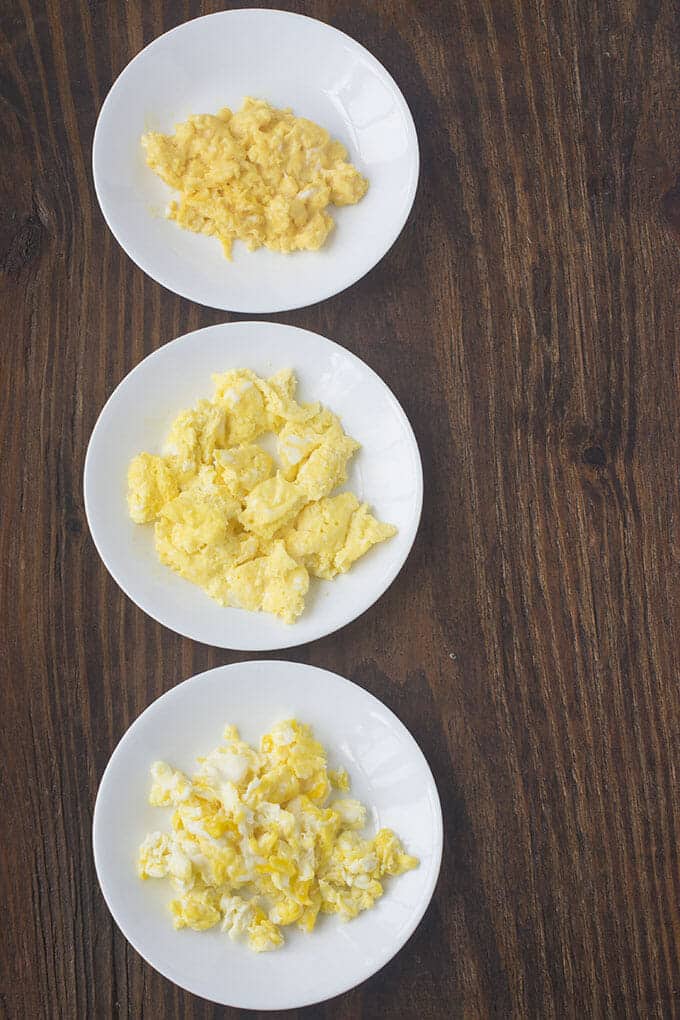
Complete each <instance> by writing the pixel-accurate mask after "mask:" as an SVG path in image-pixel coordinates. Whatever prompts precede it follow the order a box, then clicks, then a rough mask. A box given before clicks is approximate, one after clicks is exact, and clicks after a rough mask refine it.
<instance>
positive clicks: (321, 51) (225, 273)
mask: <svg viewBox="0 0 680 1020" xmlns="http://www.w3.org/2000/svg"><path fill="white" fill-rule="evenodd" d="M244 96H253V97H256V98H260V99H266V100H267V101H268V102H270V103H271V104H272V105H274V106H278V107H286V106H290V107H292V109H293V112H294V113H295V114H297V115H298V116H302V117H307V118H308V119H310V120H314V121H316V122H317V123H318V124H321V125H322V126H323V127H325V128H326V129H327V130H328V131H329V132H330V134H331V135H332V136H333V137H334V138H338V139H339V140H340V141H342V142H343V143H344V145H345V146H346V147H347V149H348V151H349V158H350V160H351V161H352V162H353V163H354V164H355V165H356V166H357V167H358V168H359V170H360V171H361V172H362V173H363V174H365V175H366V176H367V177H368V178H369V181H370V187H369V190H368V194H367V195H366V197H365V198H364V199H362V201H361V202H359V204H358V205H355V206H348V207H346V208H341V209H334V208H331V210H330V212H331V214H332V215H333V217H334V219H335V221H336V228H335V230H334V231H333V232H332V234H331V237H330V238H329V240H328V243H327V244H326V245H325V246H324V248H323V249H322V250H321V251H320V252H298V253H296V254H293V255H287V256H286V255H282V254H278V253H276V252H271V251H268V250H266V249H264V248H262V249H260V250H259V251H257V252H253V253H249V252H248V251H246V249H245V247H244V246H243V245H242V244H241V243H240V242H239V243H237V244H236V245H235V246H234V261H233V262H232V263H230V262H228V261H227V260H226V259H225V258H224V257H223V255H222V249H221V246H220V244H219V242H218V241H216V240H215V239H213V238H209V237H204V236H201V235H198V234H191V233H189V232H188V231H185V230H182V229H180V228H179V227H178V226H177V225H176V224H175V223H173V222H171V221H169V220H167V219H165V217H164V210H165V207H166V206H167V204H168V201H169V199H170V198H171V197H172V194H173V193H172V192H171V190H170V189H169V188H168V187H167V186H166V185H165V184H163V182H162V181H161V180H160V179H159V178H158V177H157V176H156V175H155V174H154V173H153V172H152V171H151V170H150V169H149V168H148V167H147V166H146V163H145V162H144V156H143V151H142V146H141V144H140V137H141V135H142V134H143V133H144V132H145V131H149V130H155V131H163V132H166V133H167V132H171V131H172V130H173V129H174V126H175V124H177V123H179V122H180V121H183V120H186V118H187V117H188V116H189V115H190V114H192V113H213V112H216V111H217V110H218V109H220V108H221V107H223V106H229V107H231V108H232V109H235V108H239V107H240V105H241V101H242V99H243V98H244ZM418 165H419V157H418V140H417V137H416V130H415V127H414V124H413V118H412V117H411V114H410V111H409V109H408V106H407V105H406V101H405V99H404V97H403V96H402V94H401V92H400V91H399V89H398V87H397V85H396V84H395V82H394V80H393V79H392V78H391V76H390V75H389V74H388V73H387V71H386V70H385V68H384V67H383V66H382V64H380V63H379V62H378V61H377V60H376V59H375V57H373V56H372V55H371V54H370V53H369V52H368V51H367V50H365V49H364V47H363V46H360V45H359V43H357V42H355V41H354V40H353V39H350V38H349V36H347V35H345V34H344V33H343V32H339V31H338V30H337V29H335V28H332V27H331V26H330V25H325V24H324V23H323V22H321V21H315V20H314V19H312V18H306V17H303V16H301V15H299V14H290V13H287V12H286V11H267V10H244V11H222V12H220V13H218V14H211V15H208V16H206V17H203V18H197V19H196V20H195V21H189V22H186V24H184V25H180V26H179V27H178V28H175V29H173V30H172V31H171V32H167V33H166V34H165V35H162V36H160V38H158V39H156V40H155V41H154V42H152V43H151V44H150V45H149V46H147V47H146V49H144V50H142V52H141V53H139V54H138V55H137V56H136V57H135V59H134V60H132V61H131V63H129V64H128V66H127V67H126V68H125V70H124V71H123V73H122V74H121V75H120V77H119V78H118V80H117V81H116V82H115V84H114V86H113V88H112V89H111V91H110V92H109V95H108V97H107V99H106V102H105V103H104V105H103V107H102V110H101V113H100V115H99V120H98V122H97V128H96V131H95V136H94V148H93V172H94V183H95V189H96V192H97V197H98V199H99V204H100V205H101V208H102V212H103V213H104V216H105V218H106V221H107V223H108V225H109V227H110V228H111V230H112V231H113V233H114V235H115V237H116V239H117V240H118V242H119V243H120V244H121V245H122V246H123V248H124V249H125V251H126V252H127V253H128V255H129V256H130V258H131V259H132V260H133V261H134V262H136V263H137V265H138V266H140V268H141V269H143V270H144V272H145V273H148V275H149V276H151V277H152V278H153V279H154V280H157V281H158V282H159V283H162V284H163V286H165V287H168V288H169V289H170V290H172V291H175V293H177V294H181V295H182V296H183V297H187V298H190V299H191V300H192V301H198V302H200V303H201V304H204V305H210V306H212V307H213V308H223V309H227V310H230V311H235V312H251V313H254V312H260V313H262V312H279V311H284V310H286V309H290V308H300V307H302V306H303V305H309V304H313V303H314V302H315V301H322V300H323V299H324V298H327V297H330V296H331V295H332V294H337V293H338V291H341V290H343V289H344V288H345V287H349V285H350V284H352V283H354V282H355V281H356V280H359V279H360V278H361V277H362V276H364V274H365V273H367V272H368V271H369V270H370V269H371V268H372V267H373V266H374V265H375V264H376V262H378V261H379V260H380V259H381V258H382V257H383V255H384V254H385V252H387V251H388V250H389V248H390V247H391V246H392V244H393V243H394V241H395V240H396V239H397V237H398V236H399V233H400V232H401V229H402V227H403V226H404V223H405V222H406V218H407V217H408V214H409V212H410V210H411V206H412V205H413V199H414V197H415V192H416V186H417V183H418Z"/></svg>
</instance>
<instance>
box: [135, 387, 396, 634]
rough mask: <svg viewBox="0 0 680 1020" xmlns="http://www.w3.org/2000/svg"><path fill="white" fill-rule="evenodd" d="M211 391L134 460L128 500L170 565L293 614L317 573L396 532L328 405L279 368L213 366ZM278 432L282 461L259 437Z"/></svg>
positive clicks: (220, 590) (242, 602)
mask: <svg viewBox="0 0 680 1020" xmlns="http://www.w3.org/2000/svg"><path fill="white" fill-rule="evenodd" d="M213 380H214V383H215V395H214V397H213V398H212V400H200V401H199V402H198V404H197V405H196V407H194V408H192V409H191V410H188V411H182V413H181V414H180V415H178V417H177V418H176V420H175V421H174V423H173V424H172V426H171V428H170V432H169V433H168V436H167V440H166V443H165V445H164V447H163V451H162V454H160V455H157V454H151V453H140V454H139V455H138V456H137V457H135V458H134V459H133V461H132V462H131V464H130V467H129V470H128V507H129V511H130V516H131V518H132V520H133V521H135V522H136V523H137V524H147V523H151V522H153V523H154V527H155V545H156V551H157V553H158V557H159V559H160V560H161V562H162V563H164V564H166V566H169V567H171V568H172V569H173V570H175V571H177V573H178V574H181V576H182V577H184V578H186V579H187V580H188V581H192V582H193V583H194V584H197V585H200V587H201V588H203V589H204V590H205V591H206V592H207V593H208V595H210V596H211V597H212V598H214V599H216V600H217V601H218V602H220V603H221V604H222V605H225V606H237V607H241V608H243V609H251V610H264V611H266V612H270V613H274V614H275V615H276V616H278V617H280V618H281V619H282V620H284V621H285V622H286V623H292V622H293V621H294V620H295V619H296V618H297V617H298V616H299V615H300V613H301V612H302V611H303V609H304V603H305V595H306V594H307V591H308V589H309V579H310V575H311V576H312V577H318V578H323V579H325V580H332V579H333V578H334V577H336V576H337V575H338V574H342V573H345V572H346V571H347V570H349V568H350V567H351V566H352V564H353V563H354V562H355V561H356V560H358V559H359V557H361V556H363V555H364V553H366V552H368V550H369V549H370V548H371V546H373V545H375V544H376V543H378V542H382V541H384V540H385V539H387V538H390V537H391V536H392V535H394V534H395V533H396V528H395V527H393V526H392V525H391V524H383V523H381V522H380V521H378V520H376V518H375V517H374V516H373V515H372V514H371V513H370V511H369V508H368V506H367V505H366V504H365V503H360V502H359V500H358V499H357V498H356V496H355V495H353V494H352V493H351V492H341V493H339V494H338V495H335V496H334V495H332V492H333V490H334V489H336V488H337V487H338V486H339V485H341V484H342V483H343V482H345V481H346V480H347V464H348V461H349V460H350V458H351V457H352V455H353V454H354V453H355V451H356V450H357V449H358V448H359V444H358V443H357V442H356V441H355V440H354V439H351V438H350V437H349V436H348V435H346V434H345V432H344V430H343V428H342V425H341V423H340V420H339V418H338V417H337V416H336V415H335V414H333V413H332V412H331V411H329V410H328V409H327V408H323V407H321V405H320V404H318V403H315V404H300V403H298V402H297V400H296V399H295V391H296V387H297V382H296V379H295V376H294V375H293V373H292V372H291V371H289V370H283V371H281V372H278V373H277V374H276V375H274V376H272V377H271V378H270V379H261V378H260V377H259V376H257V375H255V373H254V372H251V371H250V370H249V369H237V370H233V371H230V372H226V373H224V374H222V375H215V376H213ZM266 432H274V433H275V435H276V452H277V457H278V461H279V464H278V466H277V464H276V463H275V461H274V458H273V457H271V456H270V455H269V454H268V453H267V452H266V451H265V450H264V449H263V448H262V447H261V446H259V445H258V444H257V442H256V440H257V439H259V438H260V437H261V436H262V435H264V433H266Z"/></svg>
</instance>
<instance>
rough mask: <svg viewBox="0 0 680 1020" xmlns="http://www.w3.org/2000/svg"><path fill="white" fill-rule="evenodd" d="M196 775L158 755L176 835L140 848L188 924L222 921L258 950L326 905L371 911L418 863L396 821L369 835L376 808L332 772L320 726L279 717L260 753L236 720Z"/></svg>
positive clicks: (158, 778) (152, 799) (159, 779)
mask: <svg viewBox="0 0 680 1020" xmlns="http://www.w3.org/2000/svg"><path fill="white" fill-rule="evenodd" d="M198 761H199V768H198V771H197V772H196V774H195V775H194V776H192V777H189V776H186V775H185V774H184V773H183V772H179V771H178V770H177V769H173V768H171V766H170V765H166V764H165V762H156V763H155V764H154V765H153V766H152V768H151V775H152V778H153V784H152V787H151V793H150V796H149V803H150V804H153V805H154V806H158V807H172V808H174V813H173V815H172V829H171V831H170V832H165V833H163V832H152V833H150V834H149V835H148V836H147V837H146V839H145V840H144V842H143V843H142V845H141V847H140V849H139V860H138V873H139V876H140V877H141V878H169V879H170V882H171V884H172V886H173V889H174V890H175V892H176V893H177V897H176V899H174V900H173V901H172V902H171V904H170V910H171V912H172V915H173V919H174V924H175V927H176V928H184V927H189V928H193V929H195V930H196V931H203V930H205V929H206V928H213V927H214V926H215V925H217V924H219V925H221V928H222V930H223V931H226V932H229V934H230V935H231V937H232V938H237V937H238V936H239V935H243V936H245V937H246V938H247V941H248V945H249V946H250V948H251V949H254V950H256V951H257V952H262V951H264V950H268V949H276V948H277V947H278V946H280V945H282V943H283V941H284V938H283V933H282V931H281V929H282V928H284V927H286V926H287V925H290V924H295V925H297V926H298V928H301V929H302V930H303V931H307V932H310V931H312V929H313V928H314V926H315V924H316V920H317V916H318V914H319V912H321V913H326V914H339V915H340V917H341V918H342V919H344V920H350V919H351V918H353V917H356V916H357V914H359V913H360V912H361V911H362V910H369V909H370V908H371V907H372V906H373V905H374V903H375V901H376V900H377V899H378V898H379V897H380V896H382V894H383V884H382V883H383V879H384V878H385V876H388V875H401V874H402V873H403V872H405V871H409V870H410V869H411V868H415V867H417V865H418V859H417V858H416V857H411V856H409V855H408V854H406V853H405V852H404V850H403V847H402V845H401V843H400V841H399V839H398V838H397V836H395V834H394V833H393V832H392V831H391V830H390V829H381V830H380V831H379V832H378V833H377V835H376V836H375V837H374V838H373V839H365V838H364V837H363V836H362V835H361V830H362V829H363V828H364V827H365V824H366V808H365V807H364V806H363V804H361V803H360V802H359V801H357V800H354V799H352V798H350V797H347V796H339V797H338V796H335V797H334V798H333V799H331V800H329V796H330V794H331V791H332V790H333V789H335V790H337V791H340V793H341V794H346V793H347V792H348V791H349V777H348V775H347V773H346V772H345V771H344V770H341V771H338V772H332V771H330V772H329V771H328V769H327V762H326V752H325V750H324V748H323V747H322V746H321V744H319V743H318V742H317V741H316V740H314V738H313V736H312V732H311V729H310V727H309V726H305V725H302V724H300V723H299V722H297V721H296V720H294V719H293V720H289V721H286V722H281V723H278V724H277V725H276V726H274V727H273V729H272V731H271V733H267V734H266V735H265V736H264V737H262V739H261V741H260V749H259V751H257V750H255V748H254V747H250V746H249V745H248V744H246V743H244V742H243V741H242V740H240V739H239V734H238V731H237V729H236V727H235V726H228V727H227V728H226V730H225V733H224V743H223V744H221V745H220V746H219V747H217V748H216V749H215V750H214V751H211V753H210V754H209V755H207V756H206V757H205V758H199V759H198Z"/></svg>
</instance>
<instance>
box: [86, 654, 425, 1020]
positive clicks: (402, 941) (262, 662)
mask: <svg viewBox="0 0 680 1020" xmlns="http://www.w3.org/2000/svg"><path fill="white" fill-rule="evenodd" d="M282 665H283V666H284V667H286V668H288V667H290V668H294V669H300V670H302V671H305V672H312V673H316V674H323V675H326V676H328V675H330V676H331V677H332V678H333V680H335V681H340V683H341V684H348V685H349V686H350V687H353V688H356V689H357V690H359V691H360V692H361V693H362V694H363V695H366V696H367V697H368V699H369V700H371V701H374V702H376V703H377V704H378V706H379V707H380V709H381V711H383V712H385V713H387V715H388V716H389V717H390V719H391V721H392V722H393V723H396V725H397V728H398V729H399V730H401V731H403V732H404V733H405V734H406V736H407V738H408V739H409V740H410V741H411V743H412V744H413V746H414V748H415V749H416V751H417V754H418V755H419V756H420V759H421V760H422V764H423V765H424V767H425V770H426V774H427V775H428V777H429V780H430V783H431V786H430V790H429V793H428V795H429V796H430V800H431V803H432V805H433V808H434V809H435V810H433V818H434V830H435V831H434V836H435V843H434V845H433V859H435V861H436V863H435V866H434V867H433V869H432V872H431V876H430V880H429V882H428V886H427V891H426V894H425V895H424V896H423V898H422V900H421V902H420V903H419V905H418V906H417V907H416V909H415V910H414V914H413V920H412V921H411V922H409V924H408V925H407V926H406V928H405V933H404V934H403V937H402V935H400V936H399V938H398V939H397V941H396V942H395V946H394V950H393V951H391V952H390V955H389V956H388V957H387V959H386V960H384V961H383V962H382V963H380V964H379V965H378V966H377V967H373V968H371V965H370V964H369V966H368V969H367V970H366V972H362V976H361V977H359V978H358V980H356V981H351V982H350V983H348V984H344V985H343V987H342V988H340V989H338V990H336V991H333V992H331V994H330V995H328V996H325V997H324V998H321V999H318V998H313V997H312V998H310V999H307V998H306V999H304V1000H300V1001H299V1002H295V1003H290V1004H288V1005H276V1006H271V1005H251V1006H239V1005H238V1004H234V1003H231V1002H221V1001H220V1002H218V1000H216V999H208V998H206V997H205V996H203V995H202V994H201V993H200V992H195V991H193V990H192V989H190V988H187V987H186V985H184V984H181V983H180V982H178V981H177V980H176V979H175V978H174V977H171V976H170V975H169V974H168V973H166V971H165V970H162V969H160V968H159V967H158V966H156V964H154V963H152V962H151V961H150V960H149V959H148V958H147V957H146V956H145V955H144V953H142V952H141V950H140V949H139V948H138V946H137V945H136V943H135V941H133V940H132V939H131V938H130V937H129V936H128V935H127V934H126V933H125V931H124V930H123V927H122V926H121V924H120V923H119V921H118V919H117V917H116V915H115V914H114V912H113V910H112V909H111V905H110V902H109V894H108V893H107V890H106V889H105V883H104V882H103V881H102V877H101V874H102V873H101V872H100V868H99V853H98V841H97V836H96V829H97V819H98V816H99V812H100V810H101V809H100V808H99V798H100V794H101V791H102V788H103V787H104V783H105V780H107V778H108V776H109V770H110V768H111V766H112V763H113V762H114V758H117V756H118V753H119V751H120V749H121V747H122V745H123V744H124V743H125V741H126V739H127V737H128V735H129V734H130V733H131V732H132V730H133V729H135V728H136V727H137V725H138V723H140V721H141V720H142V719H143V718H144V716H146V715H147V713H149V712H151V710H152V709H153V708H154V707H155V706H156V705H157V704H158V702H160V701H162V700H164V699H166V698H170V699H172V697H175V696H176V692H177V691H179V690H180V689H181V688H183V687H185V685H187V684H191V683H193V682H194V681H198V682H200V681H201V680H202V679H203V678H204V677H206V676H208V675H210V674H213V673H222V672H225V673H227V674H228V673H229V671H231V670H234V671H236V670H239V669H245V670H246V671H248V670H249V669H250V668H252V667H260V666H265V667H267V668H271V667H272V666H274V668H276V667H279V666H282ZM320 679H323V677H320ZM432 794H433V795H434V796H432ZM90 835H91V840H92V857H93V860H94V866H95V874H96V877H97V884H98V886H99V890H100V892H101V894H102V896H103V898H104V902H105V903H106V907H107V909H108V911H109V914H110V915H111V919H112V920H113V922H114V924H115V925H116V927H117V928H118V930H119V932H120V933H121V935H122V936H123V938H124V939H125V940H126V941H127V942H128V943H129V944H130V945H131V946H132V948H133V949H134V951H135V952H136V953H137V954H138V955H139V956H140V957H141V958H142V959H143V960H144V962H145V963H146V964H147V965H148V966H149V967H151V968H152V969H153V970H154V971H156V972H157V973H158V974H160V975H161V976H162V977H163V978H165V980H166V981H170V982H172V984H174V985H176V986H177V987H178V988H181V989H183V991H185V992H188V993H189V994H190V995H195V996H196V997H197V998H199V999H202V1000H203V1001H204V1002H212V1003H214V1004H216V1005H221V1006H229V1007H231V1008H232V1009H252V1010H258V1011H262V1012H270V1011H275V1010H284V1009H303V1008H304V1007H306V1006H313V1005H317V1004H318V1003H322V1002H328V1001H330V1000H331V999H334V998H336V997H337V996H339V995H344V994H346V993H347V992H348V991H351V990H352V989H353V988H357V987H358V986H359V985H362V984H363V983H364V982H365V981H368V980H369V979H370V978H372V977H373V976H374V975H376V974H378V973H379V972H380V971H381V970H382V969H383V968H384V967H386V966H387V964H388V963H390V961H391V960H393V959H394V957H395V956H396V955H397V953H399V952H400V950H401V949H403V948H404V946H405V945H406V943H407V942H408V941H409V939H410V938H411V936H412V935H413V934H414V933H415V931H416V929H417V928H418V926H419V925H420V923H421V921H422V920H423V918H424V916H425V914H426V912H427V910H428V908H429V907H430V905H431V903H432V900H433V898H434V894H435V891H436V888H437V883H438V881H439V876H440V874H441V869H442V864H443V860H444V816H443V811H442V806H441V797H440V796H439V789H438V787H437V782H436V779H435V777H434V773H433V771H432V768H431V767H430V763H429V762H428V760H427V757H426V756H425V753H424V751H423V750H422V748H421V746H420V744H419V743H418V741H417V740H416V738H415V737H414V736H413V734H412V733H411V731H410V730H409V728H408V727H407V726H406V724H405V723H403V722H402V720H401V719H400V718H399V716H398V715H397V714H396V712H394V711H393V709H391V708H390V707H389V705H386V704H385V702H384V701H381V699H380V698H378V697H377V696H376V695H375V694H373V693H372V691H369V690H367V689H366V688H365V687H362V686H361V685H360V684H357V683H355V682H354V680H350V679H349V678H348V677H345V676H342V675H341V674H340V673H335V672H334V671H333V670H330V669H326V668H325V667H323V666H314V665H312V664H310V663H304V662H295V661H293V660H291V659H248V660H246V661H245V662H231V663H224V664H222V665H221V666H213V667H212V668H210V669H206V670H202V671H201V672H200V673H195V674H194V675H193V676H190V677H187V678H186V679H184V680H182V681H180V683H178V684H175V685H174V686H173V687H171V688H170V689H169V690H167V691H164V692H163V693H162V694H160V695H159V696H158V697H157V698H154V699H153V701H151V702H150V704H148V705H147V706H146V708H145V709H143V711H142V712H140V713H139V715H138V716H136V718H135V719H133V721H132V722H131V723H130V725H129V726H128V727H127V728H126V729H125V731H124V733H123V734H122V735H121V737H120V739H119V740H118V742H117V743H116V746H115V747H114V749H113V751H112V752H111V754H110V756H109V759H108V761H107V763H106V766H105V768H104V771H103V772H102V775H101V778H100V780H99V783H98V786H97V793H96V795H95V802H94V808H93V812H92V826H91V830H90Z"/></svg>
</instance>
